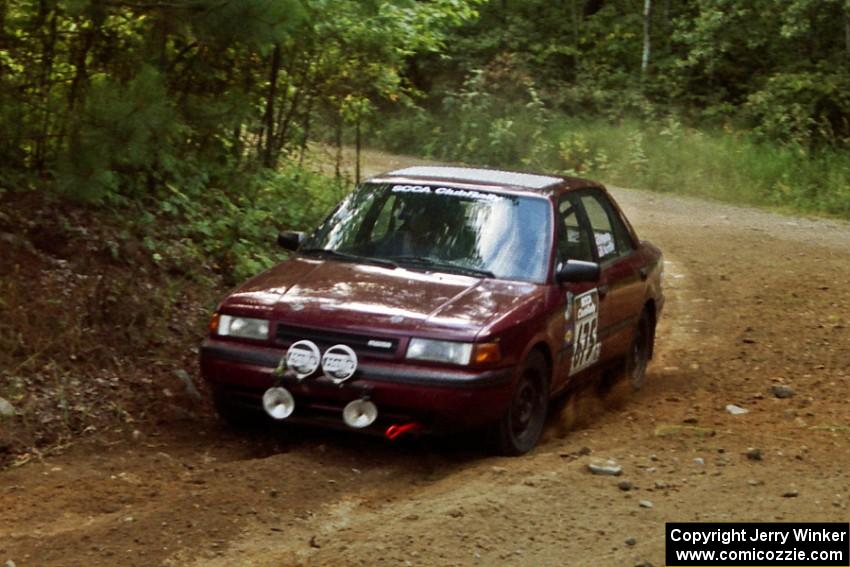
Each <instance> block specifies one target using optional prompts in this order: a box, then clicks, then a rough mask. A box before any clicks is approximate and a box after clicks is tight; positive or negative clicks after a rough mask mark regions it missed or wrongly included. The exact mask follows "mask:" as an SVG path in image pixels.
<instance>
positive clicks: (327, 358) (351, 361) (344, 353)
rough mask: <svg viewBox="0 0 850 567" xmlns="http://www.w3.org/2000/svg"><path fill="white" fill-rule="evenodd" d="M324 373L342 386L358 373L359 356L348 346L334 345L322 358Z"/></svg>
mask: <svg viewBox="0 0 850 567" xmlns="http://www.w3.org/2000/svg"><path fill="white" fill-rule="evenodd" d="M322 371H323V372H324V373H325V375H327V376H329V377H330V378H331V380H333V381H334V383H336V384H342V383H343V382H345V381H346V380H348V379H349V378H351V377H352V376H354V373H355V372H357V354H356V353H355V352H354V350H352V348H351V347H350V346H347V345H334V346H332V347H331V348H329V349H328V350H326V351H325V355H324V356H323V357H322Z"/></svg>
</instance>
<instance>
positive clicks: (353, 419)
mask: <svg viewBox="0 0 850 567" xmlns="http://www.w3.org/2000/svg"><path fill="white" fill-rule="evenodd" d="M376 419H378V406H376V405H375V404H373V403H372V402H370V401H369V400H354V401H352V402H348V404H347V405H346V406H345V408H343V410H342V420H343V421H344V422H345V424H346V425H347V426H349V427H353V428H354V429H363V428H364V427H369V426H370V425H372V424H373V423H375V420H376Z"/></svg>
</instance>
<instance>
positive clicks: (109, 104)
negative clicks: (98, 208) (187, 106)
mask: <svg viewBox="0 0 850 567" xmlns="http://www.w3.org/2000/svg"><path fill="white" fill-rule="evenodd" d="M71 128H72V133H71V135H70V136H69V147H68V152H67V154H66V155H64V156H63V158H62V160H61V161H60V165H59V168H60V169H59V179H60V182H61V184H62V187H63V188H64V189H65V190H66V191H67V192H69V193H70V194H72V195H74V196H77V197H82V198H86V199H100V198H102V197H103V196H104V195H106V194H107V193H109V192H116V191H118V189H119V188H122V187H121V186H122V184H123V185H124V186H125V187H126V189H127V192H128V193H136V192H139V191H140V190H141V189H143V186H142V184H143V183H145V182H146V181H147V180H146V178H145V177H146V175H147V176H151V175H157V173H159V172H163V171H166V170H167V169H170V166H173V164H172V163H171V162H170V160H169V156H170V155H171V151H172V150H173V146H174V142H175V140H176V138H177V136H178V135H179V134H180V124H179V122H177V120H176V113H175V112H174V109H173V108H172V106H171V104H170V101H169V99H168V97H167V94H166V90H165V85H164V84H163V81H162V77H161V76H160V75H159V73H158V72H157V71H156V69H154V68H152V67H149V66H148V67H144V68H142V69H141V70H140V72H139V74H138V75H136V76H135V77H133V79H131V80H130V81H128V82H127V83H126V84H121V83H118V82H116V81H114V80H112V79H110V78H106V77H103V78H98V79H96V80H95V81H94V82H93V83H92V85H91V87H90V89H89V93H88V97H87V99H86V103H85V106H84V108H83V109H82V111H81V112H80V113H79V115H78V116H76V117H75V119H74V121H73V122H72V123H71Z"/></svg>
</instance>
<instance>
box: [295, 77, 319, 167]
mask: <svg viewBox="0 0 850 567" xmlns="http://www.w3.org/2000/svg"><path fill="white" fill-rule="evenodd" d="M315 98H316V97H315V96H313V95H311V94H308V95H307V110H306V112H305V113H304V135H303V136H302V137H301V151H300V153H299V154H298V167H303V165H304V154H305V153H307V142H309V141H310V118H312V116H313V100H314V99H315Z"/></svg>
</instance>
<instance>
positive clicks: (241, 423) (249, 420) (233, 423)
mask: <svg viewBox="0 0 850 567" xmlns="http://www.w3.org/2000/svg"><path fill="white" fill-rule="evenodd" d="M213 405H214V406H215V412H216V414H218V417H219V418H220V419H221V420H222V421H224V422H225V423H226V424H227V425H229V426H230V427H231V428H233V429H236V430H246V429H253V428H254V427H257V425H259V424H260V423H261V421H262V417H263V414H262V413H261V410H260V407H259V406H258V407H257V409H256V410H254V409H251V408H249V407H246V406H244V405H241V404H237V403H234V402H233V401H231V400H230V399H228V398H227V397H226V396H224V395H222V394H215V395H213Z"/></svg>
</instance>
